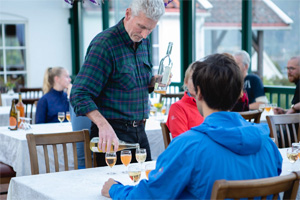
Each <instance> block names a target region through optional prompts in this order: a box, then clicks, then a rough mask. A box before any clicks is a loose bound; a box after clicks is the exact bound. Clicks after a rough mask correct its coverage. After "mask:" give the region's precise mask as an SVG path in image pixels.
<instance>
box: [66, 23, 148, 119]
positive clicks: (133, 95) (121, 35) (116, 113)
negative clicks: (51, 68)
mask: <svg viewBox="0 0 300 200" xmlns="http://www.w3.org/2000/svg"><path fill="white" fill-rule="evenodd" d="M123 19H124V18H123ZM123 19H122V20H121V21H120V22H119V23H118V24H117V25H115V26H113V27H111V28H109V29H107V30H105V31H103V32H101V33H99V34H98V35H97V36H96V37H95V38H94V39H93V40H92V42H91V43H90V45H89V47H88V50H87V54H86V57H85V61H84V64H83V66H82V67H81V69H80V72H79V73H78V75H77V76H76V79H75V81H74V84H73V87H72V91H71V97H70V101H71V104H72V106H73V107H74V111H75V113H76V114H77V115H85V114H86V113H88V112H90V111H93V110H96V109H98V110H99V112H100V113H101V114H102V115H103V116H104V117H105V118H106V119H125V120H141V119H145V118H148V113H149V107H148V94H149V93H148V85H149V84H150V81H151V77H152V63H151V56H150V54H151V52H150V41H149V39H148V38H147V39H143V40H142V41H141V42H140V43H139V46H138V48H137V49H136V51H135V50H134V49H133V44H134V43H133V41H132V40H131V39H130V37H129V35H128V33H127V32H126V30H125V27H124V24H123Z"/></svg>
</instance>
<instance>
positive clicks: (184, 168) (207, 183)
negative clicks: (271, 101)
mask: <svg viewBox="0 0 300 200" xmlns="http://www.w3.org/2000/svg"><path fill="white" fill-rule="evenodd" d="M269 132H270V131H269V128H268V125H267V124H254V123H250V122H247V121H246V120H244V119H243V118H242V117H241V115H240V114H238V113H234V112H216V113H213V114H211V115H209V116H207V117H206V118H205V120H204V122H203V123H202V124H201V125H200V126H197V127H193V128H192V129H191V130H190V131H187V132H185V133H184V134H181V135H180V136H178V137H176V138H174V139H173V140H172V142H171V143H170V145H169V147H168V148H167V149H166V150H165V151H164V152H163V153H162V154H161V155H160V156H159V157H158V159H157V163H156V169H155V170H153V171H151V172H150V174H149V181H147V180H141V181H140V183H139V184H138V185H136V186H123V185H122V184H115V185H112V187H111V189H110V190H109V194H110V196H111V197H112V198H113V199H210V196H211V191H212V187H213V184H214V182H215V180H219V179H226V180H244V179H257V178H266V177H273V176H278V175H280V173H281V167H282V157H281V154H280V152H279V151H278V148H277V146H276V145H275V143H274V142H273V141H272V140H271V139H270V138H269Z"/></svg>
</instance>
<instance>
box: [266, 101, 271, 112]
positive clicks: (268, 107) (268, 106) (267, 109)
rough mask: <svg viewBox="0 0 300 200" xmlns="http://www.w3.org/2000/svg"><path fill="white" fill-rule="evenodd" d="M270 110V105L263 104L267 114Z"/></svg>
mask: <svg viewBox="0 0 300 200" xmlns="http://www.w3.org/2000/svg"><path fill="white" fill-rule="evenodd" d="M271 108H272V104H270V103H266V104H265V110H266V111H267V113H269V112H270V111H271Z"/></svg>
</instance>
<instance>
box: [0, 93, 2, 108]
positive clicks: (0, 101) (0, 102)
mask: <svg viewBox="0 0 300 200" xmlns="http://www.w3.org/2000/svg"><path fill="white" fill-rule="evenodd" d="M0 106H2V97H1V92H0Z"/></svg>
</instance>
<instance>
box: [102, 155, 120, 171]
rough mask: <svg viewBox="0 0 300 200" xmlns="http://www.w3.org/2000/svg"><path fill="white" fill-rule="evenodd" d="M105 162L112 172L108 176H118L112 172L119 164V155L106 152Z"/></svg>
mask: <svg viewBox="0 0 300 200" xmlns="http://www.w3.org/2000/svg"><path fill="white" fill-rule="evenodd" d="M105 162H106V164H107V165H108V166H109V167H110V168H111V171H110V172H108V173H107V174H116V173H115V172H113V171H112V167H113V166H115V164H116V162H117V154H116V152H106V153H105Z"/></svg>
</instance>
